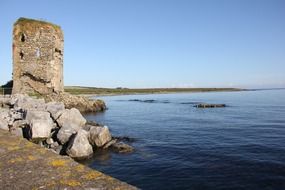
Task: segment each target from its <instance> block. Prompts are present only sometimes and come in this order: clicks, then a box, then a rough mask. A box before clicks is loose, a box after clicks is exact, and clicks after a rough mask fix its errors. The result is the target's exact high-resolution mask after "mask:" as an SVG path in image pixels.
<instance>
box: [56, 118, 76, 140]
mask: <svg viewBox="0 0 285 190" xmlns="http://www.w3.org/2000/svg"><path fill="white" fill-rule="evenodd" d="M80 128H81V126H79V125H76V124H74V123H70V122H67V123H64V124H63V126H62V127H61V128H60V130H59V131H58V133H57V136H56V137H57V139H58V140H59V142H60V143H61V144H65V143H67V142H68V141H69V139H70V137H71V135H73V134H76V133H77V132H78V131H79V129H80Z"/></svg>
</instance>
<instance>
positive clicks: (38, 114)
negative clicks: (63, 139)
mask: <svg viewBox="0 0 285 190" xmlns="http://www.w3.org/2000/svg"><path fill="white" fill-rule="evenodd" d="M25 119H26V120H27V122H28V123H31V121H32V120H33V119H34V120H37V119H39V120H46V121H47V122H49V123H53V120H52V118H51V117H50V113H49V112H47V111H39V110H27V111H26V115H25Z"/></svg>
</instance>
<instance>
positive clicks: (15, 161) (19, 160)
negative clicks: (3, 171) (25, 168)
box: [8, 157, 24, 164]
mask: <svg viewBox="0 0 285 190" xmlns="http://www.w3.org/2000/svg"><path fill="white" fill-rule="evenodd" d="M22 161H24V159H23V158H21V157H18V158H14V159H11V160H9V161H8V162H9V163H11V164H14V163H17V162H22Z"/></svg>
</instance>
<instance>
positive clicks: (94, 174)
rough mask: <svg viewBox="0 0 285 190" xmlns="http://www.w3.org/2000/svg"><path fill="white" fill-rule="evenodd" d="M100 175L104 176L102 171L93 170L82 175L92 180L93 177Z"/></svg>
mask: <svg viewBox="0 0 285 190" xmlns="http://www.w3.org/2000/svg"><path fill="white" fill-rule="evenodd" d="M100 176H102V174H101V173H100V172H96V171H92V172H89V173H87V174H85V175H83V176H82V177H83V178H84V179H87V180H91V179H96V178H98V177H100Z"/></svg>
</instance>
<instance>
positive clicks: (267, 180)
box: [85, 90, 285, 190]
mask: <svg viewBox="0 0 285 190" xmlns="http://www.w3.org/2000/svg"><path fill="white" fill-rule="evenodd" d="M102 99H103V100H105V101H106V103H107V106H108V108H109V109H108V110H107V111H106V112H104V113H100V114H96V115H91V114H90V115H85V117H86V118H87V119H88V120H94V121H97V122H100V123H103V124H105V125H107V126H109V128H110V129H111V132H112V134H113V135H115V136H128V137H133V138H135V139H136V141H135V142H133V143H132V146H134V147H135V149H136V151H135V152H134V153H132V154H116V153H111V152H104V153H97V154H96V155H95V156H94V158H93V159H91V160H89V161H87V162H86V163H85V164H87V165H89V166H90V167H92V168H96V169H97V170H100V171H103V172H104V173H106V174H109V175H111V176H113V177H116V178H118V179H120V180H123V181H126V182H128V183H130V184H132V185H135V186H137V187H139V188H141V189H155V190H159V189H171V190H172V189H175V190H176V189H203V190H206V189H211V190H212V189H227V190H228V189H250V190H254V189H256V190H264V189H270V190H271V189H276V190H282V189H285V90H267V91H245V92H213V93H181V94H159V95H128V96H112V97H102ZM134 99H137V100H140V101H129V100H134ZM145 100H152V101H145ZM200 102H203V103H225V104H227V105H228V107H225V108H210V109H199V108H195V107H193V106H194V105H195V104H196V103H200Z"/></svg>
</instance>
